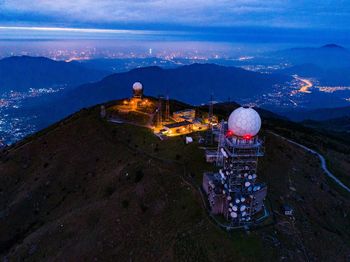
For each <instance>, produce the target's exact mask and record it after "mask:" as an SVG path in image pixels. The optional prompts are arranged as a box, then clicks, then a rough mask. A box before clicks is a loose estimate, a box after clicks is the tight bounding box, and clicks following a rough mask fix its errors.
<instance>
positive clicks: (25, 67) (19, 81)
mask: <svg viewBox="0 0 350 262" xmlns="http://www.w3.org/2000/svg"><path fill="white" fill-rule="evenodd" d="M106 75H107V73H106V72H103V71H98V70H93V69H88V68H86V67H84V66H82V65H79V64H77V63H68V62H64V61H54V60H51V59H48V58H45V57H29V56H13V57H9V58H4V59H2V60H0V93H2V92H6V91H9V90H14V91H26V90H28V89H29V88H47V87H54V86H75V85H79V84H82V83H86V82H91V81H97V80H99V79H101V78H102V77H104V76H106Z"/></svg>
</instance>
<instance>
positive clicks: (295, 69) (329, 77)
mask: <svg viewBox="0 0 350 262" xmlns="http://www.w3.org/2000/svg"><path fill="white" fill-rule="evenodd" d="M349 72H350V65H349V67H334V68H324V67H322V66H319V65H316V64H312V63H307V64H300V65H295V66H291V67H288V68H285V69H282V70H280V71H279V73H281V74H288V75H295V74H296V75H299V76H303V77H312V78H317V80H318V81H319V82H320V83H321V84H322V85H330V86H337V85H350V74H349Z"/></svg>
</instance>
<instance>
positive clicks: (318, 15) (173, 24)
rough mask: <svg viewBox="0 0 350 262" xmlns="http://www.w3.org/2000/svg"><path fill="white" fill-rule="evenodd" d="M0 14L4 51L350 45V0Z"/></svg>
mask: <svg viewBox="0 0 350 262" xmlns="http://www.w3.org/2000/svg"><path fill="white" fill-rule="evenodd" d="M0 14H1V15H0V49H1V50H0V57H4V56H9V55H21V54H27V55H46V54H48V55H47V56H49V57H53V58H55V57H59V58H62V59H66V58H68V59H69V58H72V57H74V56H75V53H76V52H78V53H80V55H79V56H80V57H84V53H86V52H88V53H90V54H94V56H101V57H104V56H108V57H109V56H111V57H114V56H116V57H118V56H119V57H124V56H127V57H132V56H134V53H138V54H139V53H141V56H142V55H143V54H144V55H150V52H149V50H150V49H152V50H153V51H152V54H153V55H155V56H157V55H160V54H161V56H162V57H166V56H174V55H176V56H188V55H189V54H190V55H191V57H196V54H197V53H198V54H200V53H201V52H204V51H206V50H207V51H208V54H207V57H212V56H214V57H215V56H216V55H218V56H221V55H224V56H232V55H251V54H252V53H258V52H264V51H270V50H278V49H283V48H290V47H303V46H313V47H316V46H321V45H324V44H328V43H336V44H339V45H343V46H345V47H350V38H349V35H350V24H349V23H348V21H350V3H347V2H346V1H336V0H327V1H325V0H324V1H316V0H311V1H300V0H297V1H292V0H287V1H282V0H266V1H258V0H236V1H229V0H216V1H214V0H193V1H184V0H179V1H160V0H145V1H124V0H100V1H93V0H76V1H70V0H59V1H47V0H32V1H29V0H11V1H10V0H0ZM82 40H83V41H82ZM96 40H97V41H96ZM100 40H106V41H100ZM24 41H26V43H25V44H24ZM62 41H66V42H65V43H63V42H62ZM20 42H22V43H20ZM39 48H41V49H40V52H38V51H37V50H38V49H39ZM101 49H103V50H102V51H101ZM126 49H128V50H127V51H125V50H126ZM70 50H73V51H70ZM106 50H108V51H106ZM122 50H124V51H122ZM106 52H107V53H108V55H106ZM62 53H67V54H66V55H60V54H62ZM97 53H98V54H97ZM165 53H166V54H165ZM193 53H194V54H193Z"/></svg>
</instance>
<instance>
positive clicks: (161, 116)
mask: <svg viewBox="0 0 350 262" xmlns="http://www.w3.org/2000/svg"><path fill="white" fill-rule="evenodd" d="M162 122H163V115H162V96H159V100H158V114H157V124H158V126H161V125H162Z"/></svg>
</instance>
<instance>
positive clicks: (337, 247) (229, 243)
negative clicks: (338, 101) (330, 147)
mask: <svg viewBox="0 0 350 262" xmlns="http://www.w3.org/2000/svg"><path fill="white" fill-rule="evenodd" d="M265 137H266V145H267V146H266V157H264V158H263V159H262V160H261V161H260V167H259V168H260V172H261V177H262V180H264V181H266V182H267V183H268V185H269V198H270V202H271V204H272V206H273V208H274V210H275V211H276V215H275V216H276V225H274V226H271V227H267V228H263V229H260V230H257V231H254V232H250V234H246V233H242V232H234V233H232V234H228V233H226V232H223V231H222V230H220V229H218V228H217V227H216V226H215V225H214V224H213V223H212V222H211V220H209V219H208V216H207V215H206V213H205V210H204V209H203V204H202V201H201V199H200V195H199V193H198V191H196V190H195V189H194V188H192V187H191V186H190V185H189V184H187V183H186V182H185V180H183V179H182V177H183V176H192V177H194V180H195V181H197V183H198V184H200V182H201V177H202V172H203V171H204V170H209V169H212V166H210V165H208V164H206V163H205V162H204V157H203V151H202V150H200V149H198V145H196V144H192V145H185V144H184V143H183V139H182V138H180V137H178V138H174V139H170V140H166V141H160V140H158V139H157V138H155V137H154V136H153V134H151V132H150V131H149V130H147V129H143V128H138V127H134V126H128V125H112V124H109V123H107V122H104V121H102V120H100V119H99V117H98V111H97V110H96V109H91V110H85V111H81V112H79V113H78V114H76V115H74V116H73V117H71V118H69V119H67V120H65V121H63V122H61V123H60V124H57V125H55V126H53V127H51V128H50V129H47V130H45V131H44V132H41V133H39V134H37V135H35V136H33V137H32V138H30V139H28V140H27V141H25V143H22V145H19V146H18V147H17V148H12V149H10V150H9V152H8V153H7V154H3V155H2V156H1V162H0V174H1V175H0V185H1V198H0V201H1V202H0V204H1V206H0V222H1V223H0V241H1V242H0V248H1V249H0V253H2V254H3V256H7V257H8V258H9V259H10V260H23V259H28V260H31V261H37V260H40V259H52V260H54V259H56V260H70V261H77V260H93V258H96V259H99V260H103V261H106V260H111V261H113V260H114V261H115V259H118V261H130V260H133V261H159V260H163V261H172V260H175V261H198V260H200V261H230V260H233V259H234V260H239V261H264V260H266V261H271V260H275V259H277V258H281V257H286V258H288V260H293V261H298V260H300V261H302V260H305V259H306V257H307V258H314V259H319V260H323V259H324V260H336V259H338V260H342V259H344V258H345V256H346V255H348V254H349V252H350V250H349V236H350V233H349V228H350V227H349V225H350V221H349V218H348V217H344V214H345V213H346V212H347V210H349V208H350V206H349V200H348V199H346V198H344V197H342V196H341V195H339V194H338V193H337V192H336V191H334V190H332V189H330V188H329V187H328V186H327V181H326V178H325V177H324V175H322V172H321V171H320V169H319V167H318V162H317V160H316V159H314V158H313V157H311V156H309V155H307V154H306V153H305V152H303V151H302V150H300V149H298V148H295V147H294V146H291V145H289V144H287V143H285V142H284V141H281V140H280V139H278V138H276V137H273V136H271V135H268V134H266V135H265ZM315 181H316V182H315ZM321 183H322V184H324V185H323V186H321ZM290 185H292V187H294V188H295V189H296V192H294V191H291V190H290V189H289V186H290ZM300 199H302V200H300ZM284 202H288V203H290V204H291V205H293V206H294V207H295V209H296V218H297V219H296V221H295V222H292V221H291V220H289V219H286V218H285V217H283V216H280V215H278V214H277V213H278V212H279V210H280V204H281V203H284ZM341 204H342V205H343V206H342V205H341Z"/></svg>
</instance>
